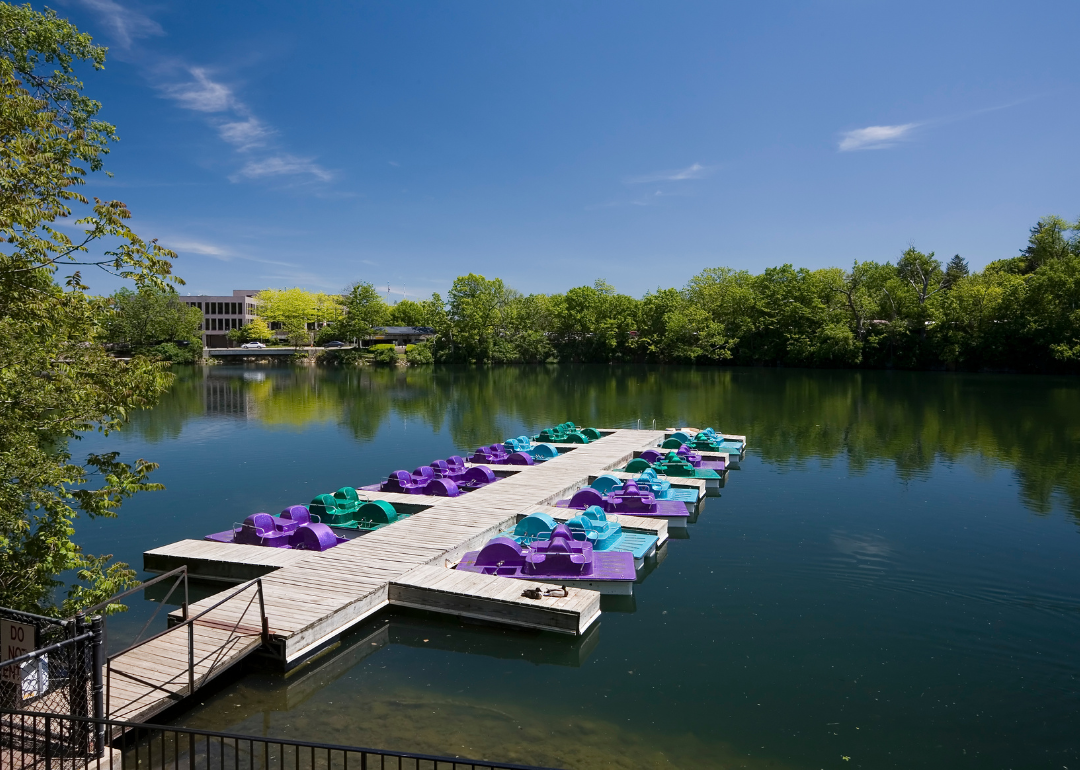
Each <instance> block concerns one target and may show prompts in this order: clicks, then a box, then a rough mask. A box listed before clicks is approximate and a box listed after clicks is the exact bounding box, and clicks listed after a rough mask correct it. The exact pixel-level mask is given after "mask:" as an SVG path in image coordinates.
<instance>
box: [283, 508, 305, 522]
mask: <svg viewBox="0 0 1080 770" xmlns="http://www.w3.org/2000/svg"><path fill="white" fill-rule="evenodd" d="M280 517H281V518H282V519H289V520H290V521H295V522H296V523H297V524H307V523H308V522H310V521H311V511H309V510H308V509H307V508H305V507H304V506H302V505H290V506H289V507H288V508H286V509H285V510H284V511H282V512H281V514H280Z"/></svg>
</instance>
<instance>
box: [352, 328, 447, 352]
mask: <svg viewBox="0 0 1080 770" xmlns="http://www.w3.org/2000/svg"><path fill="white" fill-rule="evenodd" d="M434 336H435V330H434V329H432V328H431V327H430V326H376V327H375V333H374V334H373V335H371V336H370V337H368V338H367V339H365V340H363V342H362V343H361V344H362V345H363V347H365V348H367V347H371V346H372V345H394V346H396V347H402V346H404V345H415V344H416V343H418V342H425V341H427V340H430V339H431V338H432V337H434Z"/></svg>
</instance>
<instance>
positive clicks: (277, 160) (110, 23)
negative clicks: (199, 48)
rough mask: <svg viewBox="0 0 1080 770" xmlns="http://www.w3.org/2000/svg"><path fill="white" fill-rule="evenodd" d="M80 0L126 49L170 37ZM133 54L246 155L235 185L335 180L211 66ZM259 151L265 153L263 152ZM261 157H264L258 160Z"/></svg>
mask: <svg viewBox="0 0 1080 770" xmlns="http://www.w3.org/2000/svg"><path fill="white" fill-rule="evenodd" d="M78 2H80V3H82V4H83V5H84V6H85V7H86V8H88V9H90V10H91V11H93V12H95V13H96V14H97V16H98V18H99V20H100V21H101V23H102V24H104V25H105V26H106V27H107V28H108V30H109V33H110V37H111V38H112V39H115V40H116V41H117V42H118V43H119V44H120V45H122V46H124V47H130V46H131V45H132V43H133V42H134V41H135V40H136V39H138V38H141V37H146V36H147V35H152V34H153V35H163V34H165V33H164V30H162V28H161V26H160V25H159V24H158V23H157V22H155V21H153V20H152V19H150V18H148V17H146V16H144V15H143V14H141V13H138V12H136V11H132V10H131V9H129V8H125V7H124V6H122V5H120V4H119V3H118V2H116V0H78ZM133 53H134V55H136V56H137V58H138V59H139V60H140V61H141V63H142V64H143V66H144V70H145V71H146V72H148V73H151V75H150V77H151V80H152V82H154V85H155V87H156V88H158V89H159V90H160V92H161V93H162V94H163V95H164V96H165V97H166V98H167V99H171V100H172V101H173V102H175V103H176V105H177V106H178V107H180V108H182V109H185V110H191V111H193V112H197V113H202V114H204V115H206V116H207V123H208V124H209V125H210V126H211V127H213V128H214V129H215V130H216V131H217V134H218V136H219V137H220V138H221V139H222V141H224V142H226V143H228V144H229V145H231V146H232V147H233V148H235V149H236V151H237V152H239V153H242V155H241V156H240V159H241V163H242V165H241V167H240V169H239V170H238V171H235V172H234V173H232V174H230V175H229V179H230V180H231V181H233V182H238V181H242V180H246V179H259V178H264V177H284V176H295V177H301V178H304V177H306V180H307V181H312V180H314V181H318V182H329V181H330V180H331V179H333V178H334V173H333V172H332V171H330V170H328V169H326V168H323V167H322V166H321V165H319V164H318V163H316V162H315V159H314V158H301V157H297V156H295V155H293V154H290V153H288V152H286V151H285V150H284V149H283V148H282V147H281V143H280V142H279V141H274V137H275V136H276V135H277V131H275V130H274V128H273V127H272V126H269V125H267V124H266V123H265V122H264V121H262V120H261V119H259V118H258V117H257V116H256V115H255V112H254V111H253V110H252V109H251V108H250V107H249V106H248V105H247V104H245V103H244V101H243V100H242V99H241V98H240V97H239V95H238V94H237V91H236V87H235V86H233V85H229V84H228V83H227V82H225V80H224V79H222V78H221V77H220V76H219V74H218V73H215V72H214V71H213V70H212V69H211V68H209V67H201V66H194V65H190V64H183V63H178V62H176V61H168V60H166V59H165V58H164V57H162V56H161V55H160V54H158V53H157V52H154V51H150V50H147V49H138V50H136V51H135V52H133ZM181 73H182V74H181ZM257 148H264V149H263V150H262V152H261V153H260V152H259V150H258V149H257ZM260 154H261V155H263V156H264V157H255V156H256V155H260ZM197 253H203V252H197ZM206 253H209V252H206Z"/></svg>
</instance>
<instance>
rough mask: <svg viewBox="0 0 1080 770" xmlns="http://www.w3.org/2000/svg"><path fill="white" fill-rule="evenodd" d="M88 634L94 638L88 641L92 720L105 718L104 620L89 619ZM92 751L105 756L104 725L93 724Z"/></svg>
mask: <svg viewBox="0 0 1080 770" xmlns="http://www.w3.org/2000/svg"><path fill="white" fill-rule="evenodd" d="M90 632H91V633H93V635H94V637H93V639H91V641H90V651H91V660H90V675H91V677H92V679H91V682H92V691H93V693H94V719H104V718H105V682H104V680H103V679H102V674H101V670H102V669H103V668H104V667H105V619H104V618H103V617H102V616H101V615H95V616H94V617H93V618H91V619H90ZM94 750H95V751H96V753H97V756H99V757H100V756H104V754H105V725H104V724H103V723H101V722H96V723H94Z"/></svg>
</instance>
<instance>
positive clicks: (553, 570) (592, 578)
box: [455, 524, 637, 595]
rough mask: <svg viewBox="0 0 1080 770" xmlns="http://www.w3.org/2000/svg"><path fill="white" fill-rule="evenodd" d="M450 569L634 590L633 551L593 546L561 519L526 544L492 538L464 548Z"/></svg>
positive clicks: (617, 590) (605, 589) (620, 591)
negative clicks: (473, 547)
mask: <svg viewBox="0 0 1080 770" xmlns="http://www.w3.org/2000/svg"><path fill="white" fill-rule="evenodd" d="M455 569H458V570H462V571H464V572H475V573H478V574H482V575H497V576H500V577H509V578H517V579H519V580H536V581H541V582H545V583H555V584H557V585H563V586H574V587H576V588H589V589H592V590H594V591H599V592H600V593H604V594H621V595H628V594H631V593H633V590H634V589H633V586H634V580H635V579H636V578H637V568H636V567H635V566H634V555H633V554H632V553H628V552H625V551H610V552H598V551H594V550H593V547H592V544H591V543H589V542H588V541H584V540H575V539H574V537H573V534H572V533H571V532H570V529H569V528H568V527H567V526H566V525H565V524H559V525H558V526H556V527H555V529H554V530H552V532H551V537H550V539H548V540H538V541H536V542H534V543H532V544H531V545H530V546H524V545H521V544H520V543H518V542H517V541H515V540H512V539H511V538H509V537H496V538H493V539H491V540H489V541H488V543H487V545H485V546H484V547H483V548H481V549H480V550H479V551H469V552H468V553H466V554H465V555H464V556H463V557H462V559H461V561H460V562H458V564H457V566H456V567H455Z"/></svg>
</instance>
